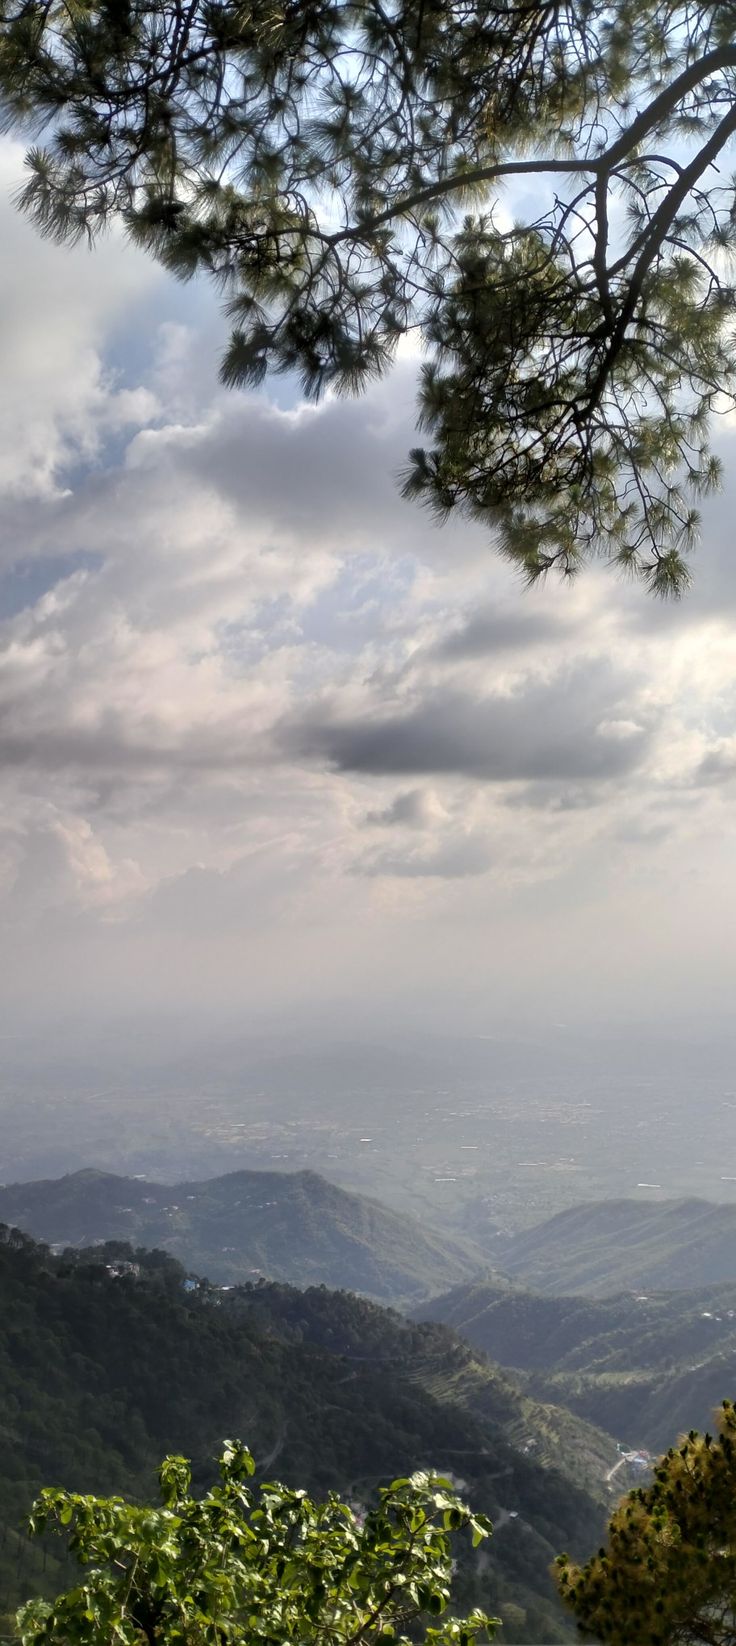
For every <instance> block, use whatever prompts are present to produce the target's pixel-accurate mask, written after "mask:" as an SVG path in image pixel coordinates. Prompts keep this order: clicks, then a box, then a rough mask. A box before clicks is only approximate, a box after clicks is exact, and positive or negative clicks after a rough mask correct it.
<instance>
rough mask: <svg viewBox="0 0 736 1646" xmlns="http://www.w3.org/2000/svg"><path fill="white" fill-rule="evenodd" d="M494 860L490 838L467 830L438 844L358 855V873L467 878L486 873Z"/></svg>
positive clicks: (405, 877) (356, 870)
mask: <svg viewBox="0 0 736 1646" xmlns="http://www.w3.org/2000/svg"><path fill="white" fill-rule="evenodd" d="M492 862H493V858H492V854H491V850H490V847H489V844H488V841H487V840H486V839H485V838H484V837H483V836H482V835H479V834H467V835H464V836H462V835H461V836H459V837H457V838H455V839H449V840H446V841H443V842H442V843H441V844H440V845H439V846H436V847H433V848H429V849H427V848H424V849H421V850H415V851H407V852H397V851H393V852H391V851H389V852H375V853H373V854H372V855H370V856H366V857H364V858H361V859H359V861H358V862H357V863H356V865H355V873H356V874H359V875H366V876H368V877H371V878H378V877H379V876H387V877H391V878H394V879H400V880H465V879H467V878H468V877H471V876H475V875H482V874H487V872H488V870H489V869H490V868H491V865H492Z"/></svg>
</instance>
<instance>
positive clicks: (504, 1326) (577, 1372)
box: [417, 1281, 736, 1452]
mask: <svg viewBox="0 0 736 1646" xmlns="http://www.w3.org/2000/svg"><path fill="white" fill-rule="evenodd" d="M417 1314H418V1316H419V1317H420V1318H429V1319H431V1320H437V1321H442V1322H445V1323H447V1324H449V1325H451V1326H452V1327H454V1328H455V1329H456V1330H457V1331H459V1332H461V1333H462V1334H463V1335H464V1336H465V1337H467V1339H468V1340H469V1341H470V1342H471V1343H472V1344H474V1345H475V1346H476V1347H478V1348H479V1349H481V1350H482V1351H484V1352H485V1353H486V1354H488V1355H490V1356H492V1358H493V1359H494V1360H497V1361H499V1362H500V1363H501V1364H502V1365H504V1366H507V1367H509V1368H514V1369H515V1372H516V1373H517V1374H518V1373H519V1372H522V1373H524V1374H526V1376H525V1377H524V1380H523V1381H524V1386H525V1387H526V1389H527V1390H528V1392H529V1393H533V1394H535V1395H536V1396H537V1397H539V1398H544V1399H546V1400H551V1401H556V1402H562V1403H563V1404H565V1405H566V1406H569V1407H570V1408H571V1409H572V1410H573V1411H575V1412H577V1413H578V1414H579V1415H582V1416H584V1417H586V1418H588V1419H589V1420H590V1421H591V1422H594V1423H597V1424H600V1425H602V1426H603V1427H604V1428H606V1429H608V1430H610V1431H612V1432H613V1433H615V1434H616V1435H619V1436H623V1437H624V1439H625V1441H626V1443H627V1445H629V1446H632V1447H642V1446H643V1447H646V1448H647V1449H648V1450H650V1451H652V1452H658V1451H661V1450H664V1449H666V1447H667V1446H669V1445H671V1444H672V1441H673V1439H674V1438H675V1437H676V1435H677V1434H678V1432H680V1431H683V1430H685V1431H687V1430H688V1429H690V1428H697V1429H707V1428H709V1427H712V1422H713V1411H714V1408H715V1407H716V1406H717V1405H718V1404H719V1403H720V1401H721V1400H722V1399H723V1397H724V1396H729V1397H730V1396H731V1394H732V1391H733V1389H734V1387H736V1281H731V1282H729V1283H723V1284H721V1285H720V1286H710V1287H701V1288H699V1289H698V1290H696V1291H688V1292H685V1291H682V1292H661V1293H658V1292H654V1293H652V1292H647V1293H633V1292H625V1293H620V1294H619V1295H618V1296H616V1297H611V1298H604V1299H600V1300H599V1299H594V1298H588V1297H581V1296H576V1297H551V1296H549V1295H548V1296H536V1295H534V1294H533V1293H531V1292H524V1291H512V1290H510V1289H509V1288H506V1289H500V1288H498V1287H496V1286H493V1285H485V1284H484V1283H482V1282H479V1283H477V1284H472V1283H471V1284H469V1285H463V1286H457V1287H455V1288H454V1289H453V1290H452V1291H451V1292H448V1293H447V1294H446V1295H445V1296H444V1297H439V1298H435V1299H433V1300H432V1302H431V1303H429V1304H425V1305H424V1306H423V1307H422V1308H421V1309H420V1310H418V1311H417Z"/></svg>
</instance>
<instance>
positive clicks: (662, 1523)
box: [558, 1401, 736, 1646]
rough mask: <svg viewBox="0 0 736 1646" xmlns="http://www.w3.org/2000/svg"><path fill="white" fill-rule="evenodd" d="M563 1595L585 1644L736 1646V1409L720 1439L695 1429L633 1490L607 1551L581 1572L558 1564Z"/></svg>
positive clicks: (727, 1407)
mask: <svg viewBox="0 0 736 1646" xmlns="http://www.w3.org/2000/svg"><path fill="white" fill-rule="evenodd" d="M558 1582H559V1588H560V1593H561V1595H562V1597H563V1599H564V1600H566V1601H567V1603H568V1604H569V1605H570V1606H571V1607H572V1610H573V1612H574V1613H575V1616H576V1618H577V1620H578V1624H579V1626H580V1628H581V1630H582V1631H583V1633H584V1635H585V1637H586V1638H591V1637H592V1638H594V1639H595V1640H600V1641H605V1642H610V1646H675V1643H677V1646H686V1643H687V1646H691V1643H692V1646H696V1643H697V1646H701V1643H702V1646H733V1642H734V1641H736V1410H735V1409H734V1406H733V1405H732V1403H731V1402H730V1401H724V1402H723V1409H722V1411H721V1413H720V1417H719V1434H718V1437H717V1438H716V1439H714V1438H713V1437H712V1436H711V1435H709V1434H706V1435H699V1434H696V1433H695V1431H694V1430H693V1431H691V1433H690V1434H689V1435H688V1436H687V1439H684V1440H683V1442H682V1444H681V1445H680V1446H679V1447H675V1448H672V1449H671V1450H670V1451H668V1452H667V1453H666V1455H665V1456H664V1457H663V1458H661V1459H660V1461H659V1463H658V1464H657V1467H656V1469H655V1476H654V1483H653V1485H651V1486H648V1487H646V1488H642V1489H641V1490H638V1491H635V1492H630V1493H629V1495H628V1497H626V1498H624V1500H623V1502H622V1503H621V1504H620V1505H619V1507H618V1508H617V1510H616V1512H615V1514H614V1515H613V1517H612V1519H611V1522H610V1525H609V1529H608V1544H607V1547H605V1548H603V1549H601V1550H600V1551H599V1553H598V1554H596V1555H594V1556H593V1558H592V1559H591V1560H589V1561H588V1563H587V1565H586V1566H583V1567H582V1568H580V1567H578V1566H575V1565H574V1564H573V1563H572V1562H571V1561H570V1560H569V1559H568V1557H567V1556H566V1555H561V1556H560V1559H559V1561H558Z"/></svg>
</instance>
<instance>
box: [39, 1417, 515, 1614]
mask: <svg viewBox="0 0 736 1646" xmlns="http://www.w3.org/2000/svg"><path fill="white" fill-rule="evenodd" d="M253 1471H254V1463H253V1459H252V1457H251V1454H250V1452H249V1451H248V1450H247V1449H246V1448H245V1447H244V1446H242V1445H240V1444H239V1443H238V1442H227V1443H226V1445H225V1448H224V1451H223V1454H222V1457H221V1459H220V1483H219V1485H217V1486H216V1487H214V1488H213V1489H212V1490H211V1491H210V1492H208V1493H207V1494H206V1496H205V1497H203V1498H201V1499H198V1498H196V1497H192V1496H191V1495H190V1470H189V1465H188V1463H187V1461H186V1459H185V1458H182V1457H169V1458H167V1459H166V1460H165V1461H164V1463H163V1464H162V1465H161V1468H160V1471H159V1479H160V1485H161V1498H162V1507H161V1508H150V1507H136V1506H135V1505H133V1504H130V1503H128V1502H126V1501H125V1500H124V1499H123V1498H119V1497H113V1498H96V1497H86V1496H80V1495H78V1494H75V1493H70V1492H66V1491H62V1490H57V1489H48V1490H46V1491H44V1492H42V1494H41V1496H40V1497H39V1499H38V1502H37V1503H36V1505H35V1507H34V1511H33V1518H32V1522H31V1526H32V1530H33V1531H35V1532H44V1531H45V1530H46V1529H47V1528H48V1527H49V1526H50V1525H52V1526H53V1525H56V1526H57V1527H59V1528H61V1529H62V1530H66V1532H67V1535H68V1538H69V1545H70V1548H71V1551H72V1552H73V1554H74V1555H75V1556H76V1557H77V1559H78V1560H79V1561H80V1562H81V1565H82V1567H83V1569H84V1572H83V1577H82V1580H81V1582H80V1583H79V1584H78V1586H77V1587H75V1588H73V1589H71V1590H69V1591H68V1593H66V1594H63V1595H61V1596H60V1597H59V1598H58V1599H57V1600H56V1601H54V1602H52V1603H49V1602H46V1601H42V1600H34V1601H31V1602H29V1604H28V1605H27V1606H25V1607H24V1608H23V1609H22V1611H21V1612H20V1613H19V1617H18V1625H19V1630H20V1637H21V1641H22V1642H23V1646H53V1643H56V1646H102V1643H105V1646H108V1643H110V1642H117V1643H118V1646H124V1643H125V1646H164V1643H167V1646H168V1643H169V1642H171V1643H174V1642H180V1643H182V1646H183V1643H186V1646H223V1643H225V1642H227V1641H228V1640H231V1639H243V1638H247V1639H248V1641H249V1642H252V1643H257V1642H262V1643H263V1646H278V1643H279V1642H282V1641H283V1642H286V1641H299V1642H300V1646H310V1643H314V1646H322V1643H324V1646H328V1643H329V1646H337V1643H340V1642H342V1643H343V1646H358V1642H365V1643H366V1646H408V1640H409V1635H408V1633H407V1631H410V1633H411V1638H412V1639H413V1640H415V1639H416V1628H417V1624H418V1622H419V1621H420V1620H422V1619H426V1620H427V1621H426V1624H425V1627H424V1640H425V1641H426V1642H427V1646H477V1643H478V1642H479V1641H481V1640H483V1639H488V1638H490V1636H491V1635H492V1633H493V1629H494V1624H495V1620H494V1619H491V1618H489V1617H487V1616H486V1614H485V1613H483V1612H480V1611H474V1612H473V1613H472V1614H471V1615H470V1616H469V1617H467V1618H456V1617H450V1616H448V1618H447V1619H446V1620H443V1621H438V1619H439V1618H440V1616H441V1614H442V1613H444V1612H445V1610H446V1608H447V1606H448V1602H449V1599H450V1579H451V1575H452V1553H451V1544H452V1535H453V1533H454V1532H455V1531H457V1530H459V1529H461V1528H463V1527H466V1528H468V1529H469V1530H470V1532H471V1534H472V1537H473V1541H474V1543H475V1544H477V1543H479V1542H480V1541H481V1540H482V1539H483V1538H485V1537H486V1536H487V1535H488V1533H489V1531H490V1525H489V1523H488V1522H487V1520H485V1518H484V1517H483V1516H481V1515H475V1514H473V1513H472V1512H471V1510H470V1509H468V1508H467V1507H466V1506H465V1505H464V1504H463V1503H461V1502H460V1501H459V1499H458V1497H457V1495H456V1493H455V1492H454V1490H453V1488H452V1486H451V1485H450V1482H449V1481H447V1480H444V1479H441V1478H439V1477H435V1476H432V1475H428V1474H417V1475H413V1476H412V1477H411V1479H406V1480H395V1481H394V1482H393V1484H392V1485H391V1486H389V1487H387V1488H385V1489H384V1490H383V1491H382V1492H381V1494H380V1500H379V1503H378V1506H377V1507H376V1508H373V1509H371V1510H369V1511H368V1512H367V1513H366V1514H365V1516H364V1517H361V1516H360V1515H358V1514H357V1513H356V1512H355V1511H353V1510H352V1509H351V1508H349V1507H348V1506H347V1505H346V1504H344V1503H341V1502H340V1501H339V1499H338V1498H337V1497H336V1496H334V1495H332V1496H330V1497H329V1498H328V1500H327V1501H326V1502H325V1503H314V1502H312V1501H311V1500H310V1498H308V1497H307V1495H306V1493H305V1492H302V1491H291V1490H289V1489H288V1488H286V1487H284V1486H280V1485H263V1486H261V1487H260V1489H259V1491H258V1493H257V1494H254V1493H253V1491H252V1490H251V1489H249V1487H248V1486H247V1484H246V1481H247V1478H248V1476H250V1475H252V1474H253ZM430 1620H432V1621H430Z"/></svg>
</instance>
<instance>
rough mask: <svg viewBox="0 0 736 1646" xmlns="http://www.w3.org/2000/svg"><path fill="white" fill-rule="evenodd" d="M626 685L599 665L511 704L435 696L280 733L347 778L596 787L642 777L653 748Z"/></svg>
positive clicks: (304, 721)
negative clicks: (635, 774) (638, 770)
mask: <svg viewBox="0 0 736 1646" xmlns="http://www.w3.org/2000/svg"><path fill="white" fill-rule="evenodd" d="M626 684H628V685H629V690H630V683H625V682H624V681H622V680H621V679H620V678H617V677H616V675H615V674H614V672H613V671H612V670H611V669H610V668H609V667H608V666H607V665H604V664H591V665H590V666H588V667H580V668H577V669H575V670H571V671H569V672H568V673H566V674H565V675H564V676H561V677H558V678H557V679H555V680H553V681H551V682H549V683H546V682H540V681H538V680H537V681H535V682H534V683H533V684H531V685H529V686H527V688H526V690H524V691H519V692H516V693H514V694H512V695H509V696H500V695H497V696H486V697H484V698H474V697H471V695H470V694H469V693H467V692H459V691H453V690H445V691H441V690H435V691H434V692H433V693H432V694H431V695H428V696H426V697H425V698H424V699H423V700H422V701H420V702H418V703H413V704H408V705H407V706H406V707H405V708H404V707H401V708H398V709H395V710H394V711H393V712H392V713H391V714H384V715H382V716H380V717H379V716H372V717H369V716H365V717H361V718H353V719H351V720H340V719H338V718H337V717H332V716H331V715H329V713H327V714H326V713H325V712H324V710H317V709H315V710H313V711H312V712H311V713H309V712H307V713H306V714H304V715H302V716H300V717H299V718H296V717H293V718H292V719H291V720H289V721H288V722H284V723H282V726H281V728H280V733H279V734H278V735H279V738H280V742H281V746H282V747H283V749H284V751H285V752H286V753H288V754H290V755H291V756H296V757H297V758H300V759H304V758H312V759H321V760H324V761H326V762H327V763H328V764H329V765H330V766H332V767H334V768H336V769H337V770H338V771H344V772H363V773H366V774H370V775H374V776H385V777H391V776H404V777H406V776H412V775H416V776H419V775H420V774H428V773H434V774H435V775H437V776H441V775H447V776H455V777H467V778H473V779H481V780H483V781H486V782H499V783H509V782H519V781H526V782H530V781H543V780H549V779H553V780H554V779H556V780H558V781H570V780H573V781H574V780H577V781H585V782H589V781H591V780H602V779H606V778H613V777H617V776H620V775H621V774H623V773H625V772H628V771H631V770H633V769H634V768H635V767H636V766H638V765H639V764H640V762H641V760H642V758H643V755H644V753H645V750H646V748H647V745H648V742H649V738H650V735H651V731H650V729H648V728H647V727H645V726H641V725H639V724H638V723H637V722H636V721H634V720H632V719H631V717H630V712H627V709H626V708H625V707H622V705H621V696H620V694H621V693H622V691H623V690H624V688H625V685H626Z"/></svg>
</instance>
